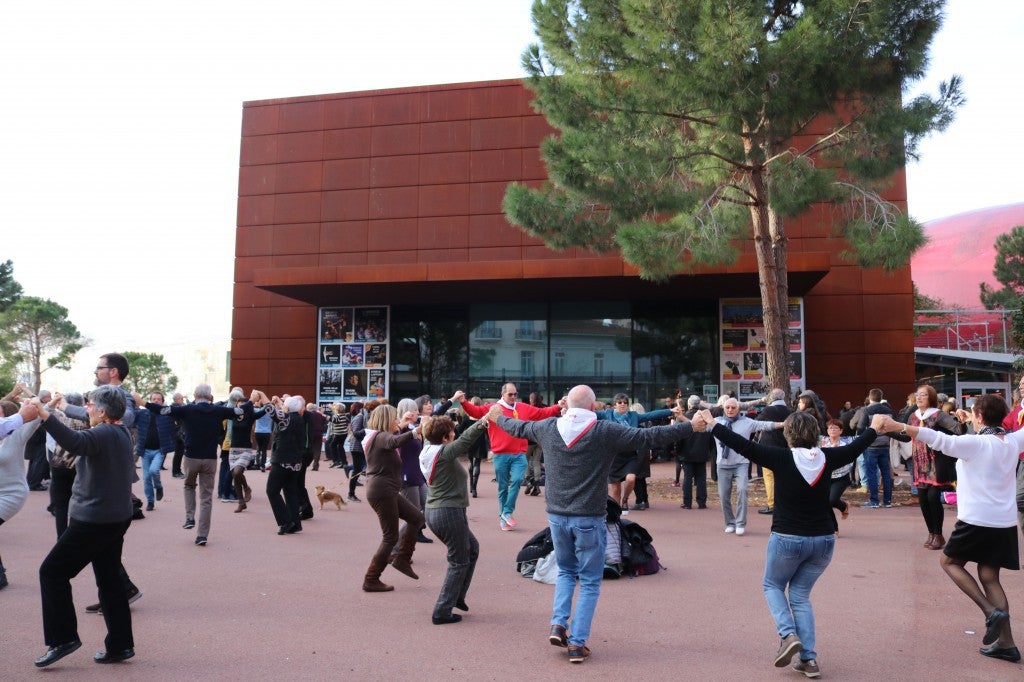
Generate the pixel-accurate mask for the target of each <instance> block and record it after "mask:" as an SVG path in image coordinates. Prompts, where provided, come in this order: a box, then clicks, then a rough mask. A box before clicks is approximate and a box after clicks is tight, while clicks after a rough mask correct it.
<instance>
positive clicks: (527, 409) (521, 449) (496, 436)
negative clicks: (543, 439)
mask: <svg viewBox="0 0 1024 682" xmlns="http://www.w3.org/2000/svg"><path fill="white" fill-rule="evenodd" d="M493 404H494V403H488V404H486V405H474V404H473V403H471V402H469V401H468V400H464V401H463V402H462V405H461V406H460V407H462V409H463V410H464V411H465V412H466V414H468V415H469V416H470V417H472V418H473V419H479V418H480V417H483V416H484V415H485V414H487V412H488V410H490V409H491V405H493ZM501 413H502V414H503V415H505V416H506V417H512V418H513V419H522V420H523V421H528V422H536V421H540V420H541V419H547V418H548V417H558V416H560V415H561V414H562V408H561V407H559V406H558V405H552V406H551V407H534V406H533V405H531V404H529V403H516V404H515V405H514V406H513V409H511V410H510V409H508V408H507V407H505V406H504V405H502V406H501ZM487 435H488V436H489V437H490V439H491V452H493V453H494V454H496V455H518V454H519V453H525V452H526V448H527V446H528V445H529V443H527V441H526V439H525V438H513V437H512V436H510V435H509V434H508V433H507V432H506V431H505V430H504V429H503V428H501V427H500V426H498V425H497V424H495V423H494V422H491V423H490V425H489V426H488V427H487Z"/></svg>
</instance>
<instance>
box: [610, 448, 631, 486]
mask: <svg viewBox="0 0 1024 682" xmlns="http://www.w3.org/2000/svg"><path fill="white" fill-rule="evenodd" d="M636 464H637V462H636V452H619V453H616V455H615V459H613V460H612V468H611V470H610V471H609V472H608V482H609V483H619V482H621V481H624V480H626V476H627V475H628V474H633V475H634V476H635V475H636V470H637V465H636Z"/></svg>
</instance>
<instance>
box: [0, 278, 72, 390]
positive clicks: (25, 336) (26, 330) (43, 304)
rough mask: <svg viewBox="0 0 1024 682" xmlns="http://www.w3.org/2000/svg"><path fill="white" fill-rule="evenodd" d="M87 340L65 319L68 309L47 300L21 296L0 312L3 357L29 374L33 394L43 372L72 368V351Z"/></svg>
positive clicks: (0, 336)
mask: <svg viewBox="0 0 1024 682" xmlns="http://www.w3.org/2000/svg"><path fill="white" fill-rule="evenodd" d="M87 343H88V340H87V339H85V338H84V337H82V335H81V334H80V333H79V332H78V328H77V327H76V326H75V325H74V323H73V322H71V320H69V319H68V309H67V308H65V307H64V306H62V305H60V304H59V303H54V302H53V301H51V300H49V299H45V298H37V297H35V296H23V297H21V298H19V299H18V300H17V301H15V302H14V303H13V304H12V305H11V307H9V308H8V309H7V310H5V311H4V312H3V313H0V348H2V349H3V356H4V357H5V358H6V359H7V360H8V361H9V362H11V363H13V364H14V365H16V366H17V367H18V368H19V369H21V370H22V371H24V372H25V373H26V374H27V375H28V377H29V380H28V385H29V388H31V389H32V391H34V392H36V393H38V392H39V388H40V385H41V383H42V375H43V372H45V371H46V370H48V369H50V368H51V367H57V368H59V369H71V361H72V360H73V359H74V356H75V353H77V352H78V351H79V350H81V349H82V347H83V346H85V345H86V344H87Z"/></svg>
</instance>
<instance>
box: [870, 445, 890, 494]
mask: <svg viewBox="0 0 1024 682" xmlns="http://www.w3.org/2000/svg"><path fill="white" fill-rule="evenodd" d="M864 468H865V469H866V470H867V471H866V474H867V477H868V478H867V483H868V499H869V500H871V501H872V502H874V503H875V504H878V472H879V471H881V472H882V503H883V504H892V467H891V465H890V463H889V448H868V449H867V450H865V451H864Z"/></svg>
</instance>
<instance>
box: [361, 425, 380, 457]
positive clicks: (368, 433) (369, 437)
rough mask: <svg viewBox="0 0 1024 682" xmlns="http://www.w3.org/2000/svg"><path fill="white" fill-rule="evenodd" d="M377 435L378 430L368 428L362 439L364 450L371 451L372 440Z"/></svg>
mask: <svg viewBox="0 0 1024 682" xmlns="http://www.w3.org/2000/svg"><path fill="white" fill-rule="evenodd" d="M376 435H377V432H376V431H374V430H373V429H366V435H365V436H363V441H362V443H363V452H367V453H368V452H369V450H370V441H372V440H373V437H374V436H376Z"/></svg>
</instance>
